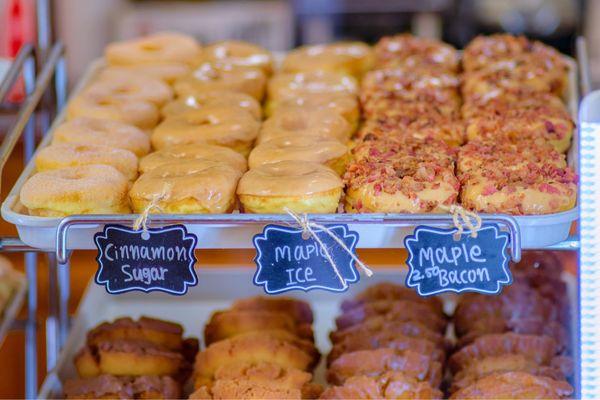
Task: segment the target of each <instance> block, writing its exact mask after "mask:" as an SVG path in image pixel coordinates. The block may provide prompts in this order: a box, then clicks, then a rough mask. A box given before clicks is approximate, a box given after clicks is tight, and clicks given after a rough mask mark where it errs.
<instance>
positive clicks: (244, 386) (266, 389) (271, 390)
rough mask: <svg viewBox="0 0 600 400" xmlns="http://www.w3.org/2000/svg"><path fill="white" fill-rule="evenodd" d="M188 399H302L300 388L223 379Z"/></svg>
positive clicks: (204, 387)
mask: <svg viewBox="0 0 600 400" xmlns="http://www.w3.org/2000/svg"><path fill="white" fill-rule="evenodd" d="M189 398H190V399H202V400H204V399H223V400H225V399H257V400H258V399H261V400H271V399H272V400H279V399H281V400H287V399H290V400H300V399H304V398H310V399H312V398H316V397H304V396H303V392H302V388H286V387H281V386H278V385H277V384H274V383H272V382H269V381H264V382H255V381H253V380H250V379H240V378H238V379H223V380H218V381H216V382H215V383H214V384H213V385H212V386H210V387H208V386H201V387H199V388H198V389H197V390H196V391H195V392H194V393H192V394H191V395H190V397H189Z"/></svg>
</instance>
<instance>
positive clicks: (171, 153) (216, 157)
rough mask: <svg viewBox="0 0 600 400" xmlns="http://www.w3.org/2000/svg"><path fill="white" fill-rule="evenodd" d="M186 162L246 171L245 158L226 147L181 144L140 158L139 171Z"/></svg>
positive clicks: (144, 171)
mask: <svg viewBox="0 0 600 400" xmlns="http://www.w3.org/2000/svg"><path fill="white" fill-rule="evenodd" d="M188 160H206V161H218V162H222V163H225V164H227V165H229V166H231V167H232V168H234V169H236V170H238V171H240V173H244V172H246V170H247V169H248V163H247V162H246V158H244V156H242V155H241V154H240V153H238V152H236V151H234V150H231V149H229V148H227V147H223V146H215V145H211V144H181V145H177V146H169V147H165V148H164V149H162V150H159V151H155V152H152V153H150V154H148V155H147V156H145V157H144V158H142V159H141V160H140V167H139V169H140V173H142V174H143V173H146V172H148V171H151V170H153V169H156V168H159V167H162V166H163V165H165V164H170V163H173V162H179V161H188Z"/></svg>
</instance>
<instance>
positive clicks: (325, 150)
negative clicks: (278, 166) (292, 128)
mask: <svg viewBox="0 0 600 400" xmlns="http://www.w3.org/2000/svg"><path fill="white" fill-rule="evenodd" d="M349 159H350V153H349V151H348V147H347V146H345V145H344V144H342V143H340V142H339V141H338V140H336V139H331V138H327V137H322V138H320V137H312V136H296V135H289V136H278V137H275V138H273V139H270V140H266V141H263V142H262V143H261V144H259V145H258V146H256V147H255V148H254V149H253V150H252V152H251V153H250V156H249V157H248V165H249V167H250V168H255V167H258V166H259V165H263V164H271V163H275V162H279V161H285V160H292V161H310V162H316V163H319V164H323V165H326V166H328V167H330V168H331V169H333V170H334V171H335V172H337V173H338V174H339V175H342V174H343V173H344V171H345V170H346V164H347V163H348V161H349Z"/></svg>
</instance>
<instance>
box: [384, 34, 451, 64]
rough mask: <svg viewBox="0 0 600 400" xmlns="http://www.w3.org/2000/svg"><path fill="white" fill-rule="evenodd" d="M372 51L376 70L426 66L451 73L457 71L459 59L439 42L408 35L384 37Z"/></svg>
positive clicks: (448, 47) (447, 45) (446, 45)
mask: <svg viewBox="0 0 600 400" xmlns="http://www.w3.org/2000/svg"><path fill="white" fill-rule="evenodd" d="M373 51H374V53H375V66H376V68H378V69H381V68H393V67H403V66H404V67H412V68H419V67H421V66H427V67H435V68H438V69H443V70H447V71H451V72H457V71H458V69H459V63H460V57H459V55H458V52H457V51H456V49H455V48H454V47H452V46H450V45H449V44H447V43H443V42H441V41H439V40H433V39H427V38H420V37H416V36H413V35H409V34H400V35H394V36H385V37H383V38H381V39H379V41H378V42H377V44H375V47H374V48H373Z"/></svg>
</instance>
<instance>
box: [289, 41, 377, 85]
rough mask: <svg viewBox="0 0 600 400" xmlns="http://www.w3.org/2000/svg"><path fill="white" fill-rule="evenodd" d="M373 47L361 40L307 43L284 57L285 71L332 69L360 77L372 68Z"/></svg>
mask: <svg viewBox="0 0 600 400" xmlns="http://www.w3.org/2000/svg"><path fill="white" fill-rule="evenodd" d="M372 63H373V57H372V51H371V48H370V47H369V46H368V45H367V44H365V43H361V42H337V43H329V44H317V45H306V46H302V47H299V48H297V49H294V50H292V51H290V52H289V53H288V54H287V56H286V57H285V58H284V59H283V63H282V67H281V69H282V71H284V72H291V73H294V72H312V71H332V72H341V73H345V74H349V75H352V76H355V77H357V78H359V77H360V76H361V75H362V74H363V73H365V72H366V71H368V70H369V69H370V68H371V65H372Z"/></svg>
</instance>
